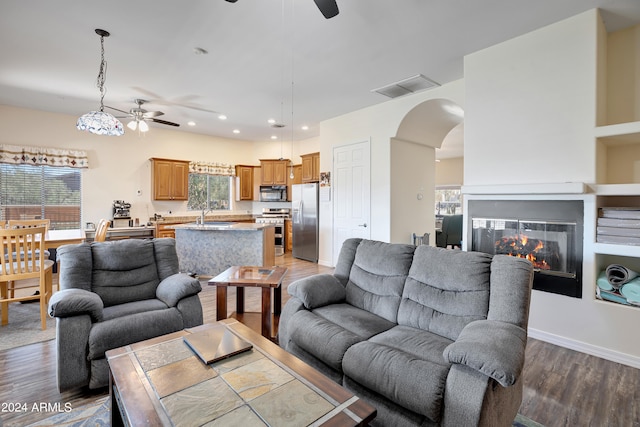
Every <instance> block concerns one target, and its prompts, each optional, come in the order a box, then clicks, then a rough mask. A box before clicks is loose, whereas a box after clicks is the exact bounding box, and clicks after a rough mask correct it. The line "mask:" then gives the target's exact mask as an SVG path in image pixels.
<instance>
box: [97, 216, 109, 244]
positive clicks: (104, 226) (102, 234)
mask: <svg viewBox="0 0 640 427" xmlns="http://www.w3.org/2000/svg"><path fill="white" fill-rule="evenodd" d="M110 225H111V221H107V220H106V219H101V220H100V222H98V226H97V227H96V236H95V237H94V239H93V241H94V242H104V241H105V240H107V230H108V229H109V226H110Z"/></svg>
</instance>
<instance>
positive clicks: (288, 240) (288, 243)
mask: <svg viewBox="0 0 640 427" xmlns="http://www.w3.org/2000/svg"><path fill="white" fill-rule="evenodd" d="M284 234H285V236H284V243H285V247H284V250H285V252H292V251H293V222H291V220H290V219H285V220H284Z"/></svg>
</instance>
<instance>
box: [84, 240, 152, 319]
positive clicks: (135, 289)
mask: <svg viewBox="0 0 640 427" xmlns="http://www.w3.org/2000/svg"><path fill="white" fill-rule="evenodd" d="M91 252H92V254H93V272H92V277H91V283H92V289H91V290H92V291H93V292H95V293H97V294H98V295H100V298H102V301H103V302H104V305H105V307H109V306H112V305H116V304H122V303H126V302H132V301H139V300H144V299H151V298H155V297H156V288H157V287H158V284H159V283H160V279H159V276H158V270H157V267H156V259H155V254H154V244H153V241H152V240H142V239H128V240H119V241H112V242H93V243H91Z"/></svg>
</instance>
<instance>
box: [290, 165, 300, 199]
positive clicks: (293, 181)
mask: <svg viewBox="0 0 640 427" xmlns="http://www.w3.org/2000/svg"><path fill="white" fill-rule="evenodd" d="M288 172H289V173H288V174H287V200H288V201H289V202H290V201H291V194H292V192H291V186H292V185H293V184H302V165H293V178H291V166H289V169H288Z"/></svg>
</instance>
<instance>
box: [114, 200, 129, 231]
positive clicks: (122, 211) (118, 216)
mask: <svg viewBox="0 0 640 427" xmlns="http://www.w3.org/2000/svg"><path fill="white" fill-rule="evenodd" d="M130 219H131V203H127V202H125V201H124V200H114V201H113V221H112V226H113V227H127V226H128V225H129V220H130Z"/></svg>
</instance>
